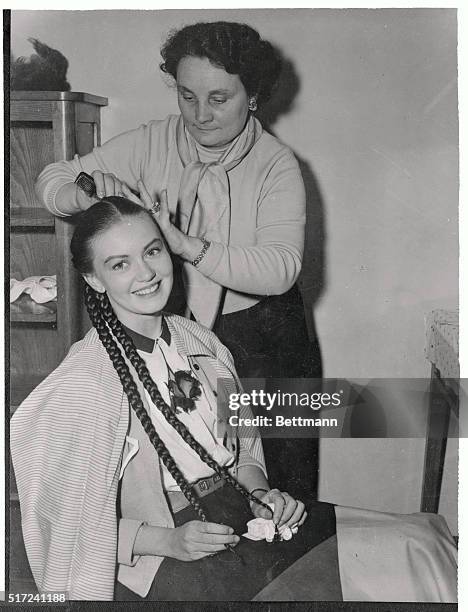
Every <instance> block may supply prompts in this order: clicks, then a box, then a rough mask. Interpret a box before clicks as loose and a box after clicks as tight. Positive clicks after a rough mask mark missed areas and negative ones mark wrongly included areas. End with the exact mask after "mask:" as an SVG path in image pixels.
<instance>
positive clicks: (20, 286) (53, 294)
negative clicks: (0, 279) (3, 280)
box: [10, 275, 57, 304]
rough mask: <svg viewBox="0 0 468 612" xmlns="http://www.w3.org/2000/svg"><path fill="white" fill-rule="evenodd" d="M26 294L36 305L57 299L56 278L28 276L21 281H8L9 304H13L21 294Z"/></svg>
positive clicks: (14, 279) (13, 279)
mask: <svg viewBox="0 0 468 612" xmlns="http://www.w3.org/2000/svg"><path fill="white" fill-rule="evenodd" d="M23 293H28V294H29V295H30V296H31V299H32V300H34V302H36V303H37V304H44V303H45V302H51V301H52V300H55V299H57V277H56V276H55V275H54V276H30V277H29V278H25V279H24V280H22V281H19V280H16V278H12V279H11V280H10V303H11V302H15V301H16V300H17V299H18V298H19V297H20V295H21V294H23Z"/></svg>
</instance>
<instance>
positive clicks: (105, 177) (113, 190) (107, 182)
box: [92, 170, 123, 198]
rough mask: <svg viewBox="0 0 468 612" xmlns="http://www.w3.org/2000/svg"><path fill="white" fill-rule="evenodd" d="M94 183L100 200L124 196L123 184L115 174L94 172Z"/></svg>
mask: <svg viewBox="0 0 468 612" xmlns="http://www.w3.org/2000/svg"><path fill="white" fill-rule="evenodd" d="M92 176H93V179H94V183H95V185H96V194H97V197H98V198H104V197H105V196H113V195H120V196H122V195H123V186H122V185H123V184H122V181H121V180H120V179H118V178H117V177H116V176H115V175H114V174H112V173H110V172H107V173H105V172H101V171H100V170H94V172H93V173H92Z"/></svg>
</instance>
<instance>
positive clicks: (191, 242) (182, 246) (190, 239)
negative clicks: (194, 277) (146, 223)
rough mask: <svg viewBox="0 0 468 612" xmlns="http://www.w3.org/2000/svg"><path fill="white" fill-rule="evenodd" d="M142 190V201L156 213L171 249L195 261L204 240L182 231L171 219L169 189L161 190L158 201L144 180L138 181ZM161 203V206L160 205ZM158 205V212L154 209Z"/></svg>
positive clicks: (141, 202)
mask: <svg viewBox="0 0 468 612" xmlns="http://www.w3.org/2000/svg"><path fill="white" fill-rule="evenodd" d="M138 189H139V191H140V202H139V204H142V205H143V206H144V207H145V208H146V209H147V210H149V211H150V212H151V214H153V215H154V218H155V220H156V222H157V224H158V226H159V228H160V230H161V231H162V233H163V235H164V238H165V240H166V242H167V246H168V247H169V250H170V251H171V252H172V253H174V255H178V256H179V257H181V258H182V259H185V260H186V261H193V260H194V259H195V257H196V256H197V255H198V254H199V253H200V251H201V249H202V248H203V242H202V240H200V239H199V238H195V237H194V236H187V235H186V234H184V233H183V232H181V231H180V229H178V228H177V227H176V226H175V225H174V224H173V223H172V221H171V215H170V212H169V204H168V200H167V191H166V190H165V189H164V190H163V191H162V192H161V196H160V198H159V201H156V200H155V199H153V198H152V197H151V195H150V194H149V192H148V190H147V188H146V186H145V184H144V183H143V181H141V180H140V181H138ZM158 205H159V206H158ZM155 206H156V209H157V212H156V211H154V207H155Z"/></svg>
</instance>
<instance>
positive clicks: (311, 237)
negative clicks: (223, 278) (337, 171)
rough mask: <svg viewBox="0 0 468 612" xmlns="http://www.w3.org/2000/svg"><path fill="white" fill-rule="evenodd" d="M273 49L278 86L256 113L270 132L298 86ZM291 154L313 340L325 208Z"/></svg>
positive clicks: (309, 173) (321, 283)
mask: <svg viewBox="0 0 468 612" xmlns="http://www.w3.org/2000/svg"><path fill="white" fill-rule="evenodd" d="M276 50H277V52H278V53H279V54H280V56H281V58H282V62H283V66H282V70H281V74H280V78H279V82H278V87H277V89H276V91H275V93H274V95H273V96H272V98H271V99H270V100H269V101H268V102H267V103H266V104H265V105H264V106H263V107H262V108H260V109H259V111H258V113H257V117H258V119H259V120H260V121H261V123H262V125H263V127H264V128H265V129H266V130H267V131H268V132H270V133H271V134H273V135H274V136H276V134H275V132H274V125H275V123H276V122H277V121H278V119H279V118H280V117H281V115H286V114H289V113H291V112H292V111H293V110H294V104H295V99H296V96H297V94H298V92H299V90H300V86H301V84H300V80H299V77H298V75H297V72H296V70H295V68H294V64H293V63H292V62H291V61H290V60H289V59H287V58H286V57H284V55H283V54H282V52H281V51H280V50H279V49H278V48H277V49H276ZM285 144H289V143H287V142H286V143H285ZM294 154H295V156H296V158H297V160H298V162H299V167H300V169H301V172H302V177H303V179H304V185H305V190H306V202H307V221H306V231H305V248H304V260H303V265H302V272H301V276H300V278H299V286H300V289H301V293H302V296H303V299H304V305H305V311H306V317H307V325H308V329H309V335H310V338H311V340H314V338H317V333H316V329H315V322H314V308H315V306H316V304H317V303H318V301H319V299H320V298H321V296H322V295H323V293H324V291H325V289H326V273H325V266H326V262H325V239H326V233H325V208H324V202H323V198H322V195H321V192H320V188H319V184H318V181H317V179H316V177H315V175H314V172H313V170H312V168H311V166H310V163H309V161H307V160H305V159H303V158H301V157H300V156H299V155H297V153H296V152H295V151H294Z"/></svg>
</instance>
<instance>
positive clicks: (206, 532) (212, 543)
mask: <svg viewBox="0 0 468 612" xmlns="http://www.w3.org/2000/svg"><path fill="white" fill-rule="evenodd" d="M239 540H240V538H239V536H237V535H234V530H233V529H232V527H228V526H227V525H219V524H218V523H205V522H203V521H189V522H188V523H185V524H184V525H181V526H180V527H174V529H172V530H171V535H170V549H171V554H170V556H171V557H174V559H179V561H196V560H197V559H202V558H203V557H208V556H209V555H214V554H216V553H218V552H220V551H222V550H225V544H230V545H231V546H235V545H236V544H237V543H238V542H239Z"/></svg>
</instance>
